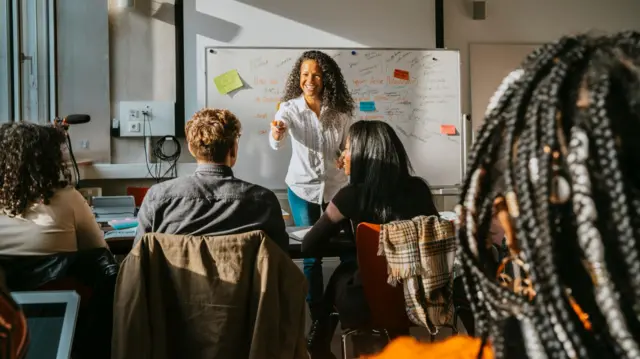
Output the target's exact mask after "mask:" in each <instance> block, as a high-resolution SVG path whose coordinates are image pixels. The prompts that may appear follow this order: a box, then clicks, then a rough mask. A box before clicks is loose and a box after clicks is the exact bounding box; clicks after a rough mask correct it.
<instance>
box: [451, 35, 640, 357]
mask: <svg viewBox="0 0 640 359" xmlns="http://www.w3.org/2000/svg"><path fill="white" fill-rule="evenodd" d="M485 116H486V118H485V124H484V126H483V127H482V128H481V130H480V132H479V134H478V138H477V140H476V142H475V143H474V146H473V149H472V151H471V154H470V157H469V169H468V173H469V175H468V176H467V178H466V180H465V182H464V184H463V188H462V196H461V201H460V203H459V205H458V207H457V209H458V215H459V220H458V238H459V241H460V246H459V250H458V255H459V256H460V258H461V261H462V267H463V270H464V275H463V283H464V286H465V290H466V291H467V295H468V296H469V299H470V301H471V303H472V304H473V306H472V308H471V309H472V310H473V312H474V317H475V322H476V332H477V333H480V335H482V336H484V337H487V338H490V339H491V342H492V344H493V346H494V350H495V353H496V357H497V358H504V357H509V358H511V357H517V358H525V357H528V358H543V359H546V358H567V359H568V358H608V357H617V358H639V357H640V345H639V343H640V275H638V274H639V273H640V258H639V254H640V140H638V139H640V33H636V32H624V33H618V34H615V35H611V36H598V37H595V36H590V35H577V36H568V37H563V38H561V39H560V40H558V41H557V42H555V43H552V44H548V45H545V46H542V47H541V48H539V49H537V50H536V51H534V52H533V53H532V54H531V55H529V56H528V57H527V58H526V59H525V61H524V62H523V64H522V66H521V68H520V69H518V70H516V71H514V72H513V73H512V74H510V75H509V76H508V77H507V78H506V79H505V81H504V82H503V84H502V85H501V86H500V88H499V89H498V92H497V93H496V95H494V97H493V98H492V100H491V101H490V104H489V108H488V110H487V112H486V114H485ZM496 198H503V199H505V202H506V205H507V207H508V214H509V215H508V220H509V223H510V225H511V226H512V228H513V235H514V238H515V240H514V241H513V242H514V243H512V246H511V247H510V248H511V249H513V251H512V253H511V258H517V259H518V261H520V262H519V263H522V265H521V266H519V267H518V268H517V269H515V270H514V273H515V272H517V274H518V275H524V276H526V278H527V279H528V280H530V282H531V287H530V289H531V291H530V292H529V294H530V295H522V293H516V292H515V291H514V290H513V289H512V288H510V287H509V286H505V285H503V283H501V282H500V281H496V280H495V276H496V272H495V266H492V265H490V263H491V260H490V253H489V251H488V245H487V243H488V241H487V240H486V239H485V238H486V237H488V236H487V233H488V231H489V227H490V224H491V221H492V218H493V215H494V202H495V200H496ZM514 277H515V274H514ZM513 328H516V329H519V330H515V332H517V333H516V334H514V330H513ZM512 336H513V337H515V338H516V339H517V340H515V341H514V340H513V338H511V337H512ZM505 338H509V339H510V340H507V339H505Z"/></svg>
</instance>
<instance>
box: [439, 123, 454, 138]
mask: <svg viewBox="0 0 640 359" xmlns="http://www.w3.org/2000/svg"><path fill="white" fill-rule="evenodd" d="M440 133H441V134H443V135H449V136H450V135H455V134H456V126H454V125H440Z"/></svg>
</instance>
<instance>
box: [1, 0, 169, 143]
mask: <svg viewBox="0 0 640 359" xmlns="http://www.w3.org/2000/svg"><path fill="white" fill-rule="evenodd" d="M0 1H1V0H0ZM117 119H118V120H120V136H122V137H143V136H144V135H146V134H150V133H153V135H154V136H158V137H159V136H173V135H175V103H173V102H168V101H122V102H120V103H119V110H118V118H117ZM131 123H138V124H139V128H140V129H139V130H132V129H131V128H130V124H131ZM145 130H147V131H146V133H145Z"/></svg>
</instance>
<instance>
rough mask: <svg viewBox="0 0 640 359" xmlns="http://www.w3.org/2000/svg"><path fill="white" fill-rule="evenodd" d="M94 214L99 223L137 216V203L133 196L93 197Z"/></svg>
mask: <svg viewBox="0 0 640 359" xmlns="http://www.w3.org/2000/svg"><path fill="white" fill-rule="evenodd" d="M91 203H92V205H93V214H94V215H95V216H96V221H97V222H98V223H102V224H105V223H108V222H110V221H117V220H124V219H129V218H135V216H136V203H135V200H134V198H133V196H102V197H93V199H92V201H91Z"/></svg>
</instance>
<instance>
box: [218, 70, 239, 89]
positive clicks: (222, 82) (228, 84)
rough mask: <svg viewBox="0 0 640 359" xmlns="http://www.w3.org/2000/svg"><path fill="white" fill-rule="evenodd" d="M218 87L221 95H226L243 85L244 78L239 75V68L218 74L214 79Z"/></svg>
mask: <svg viewBox="0 0 640 359" xmlns="http://www.w3.org/2000/svg"><path fill="white" fill-rule="evenodd" d="M213 82H214V83H215V84H216V88H217V89H218V92H220V94H221V95H226V94H228V93H229V92H231V91H233V90H237V89H239V88H241V87H242V86H243V84H242V79H241V78H240V75H238V71H237V70H231V71H227V72H225V73H223V74H222V75H219V76H217V77H216V78H214V79H213Z"/></svg>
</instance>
